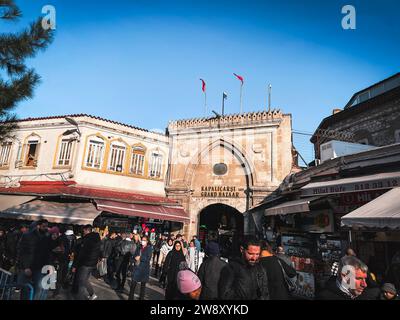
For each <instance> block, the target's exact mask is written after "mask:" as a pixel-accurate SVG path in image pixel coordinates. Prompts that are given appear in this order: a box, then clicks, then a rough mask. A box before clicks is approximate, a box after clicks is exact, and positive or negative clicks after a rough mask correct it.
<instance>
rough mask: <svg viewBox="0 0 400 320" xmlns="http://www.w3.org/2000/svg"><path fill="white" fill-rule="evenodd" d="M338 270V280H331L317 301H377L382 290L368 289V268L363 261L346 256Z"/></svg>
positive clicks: (318, 295) (319, 294)
mask: <svg viewBox="0 0 400 320" xmlns="http://www.w3.org/2000/svg"><path fill="white" fill-rule="evenodd" d="M338 270H339V272H338V274H337V277H336V279H335V278H331V279H330V280H329V281H328V282H327V283H326V285H325V288H324V289H323V290H321V292H319V293H318V294H317V300H376V299H377V297H378V296H379V291H380V290H379V288H367V273H368V267H367V266H366V265H365V264H364V263H363V262H362V261H361V260H359V259H358V258H356V257H355V256H345V257H343V258H342V259H341V261H340V265H339V269H338ZM342 270H343V271H342ZM351 270H353V272H351ZM349 271H350V272H349ZM349 284H350V285H349Z"/></svg>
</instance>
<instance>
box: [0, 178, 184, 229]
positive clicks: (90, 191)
mask: <svg viewBox="0 0 400 320" xmlns="http://www.w3.org/2000/svg"><path fill="white" fill-rule="evenodd" d="M22 188H23V189H22ZM22 188H15V189H4V188H3V189H4V190H0V191H3V194H0V224H1V225H3V226H5V227H7V228H10V227H15V226H18V225H19V224H22V223H24V224H30V223H31V222H33V221H37V220H40V219H46V220H48V221H49V223H50V224H51V225H55V224H57V225H59V226H60V227H61V230H63V229H65V228H66V227H67V226H75V229H76V230H79V229H80V227H81V226H83V225H86V224H91V225H94V226H95V227H96V228H98V231H101V230H104V229H105V228H107V229H108V230H114V231H117V232H132V231H133V230H134V229H136V230H138V231H139V232H141V231H147V230H149V231H151V230H154V231H157V232H160V233H161V232H179V231H181V230H182V228H183V224H184V223H187V222H188V221H189V218H188V217H187V214H186V212H185V211H184V210H183V208H182V207H181V206H180V205H179V204H178V203H176V202H175V201H172V200H169V199H167V198H164V197H155V196H147V195H143V194H136V193H135V194H134V193H126V192H116V191H111V190H110V191H109V192H105V191H104V190H100V189H94V188H83V187H73V188H69V187H64V186H57V187H53V188H49V187H48V186H47V185H46V186H44V185H40V184H35V185H34V186H24V187H22Z"/></svg>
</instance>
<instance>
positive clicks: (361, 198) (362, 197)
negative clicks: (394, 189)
mask: <svg viewBox="0 0 400 320" xmlns="http://www.w3.org/2000/svg"><path fill="white" fill-rule="evenodd" d="M385 192H386V190H376V191H363V192H356V193H344V194H341V195H340V198H339V205H340V206H361V205H364V204H366V203H368V202H370V201H372V200H374V199H376V198H378V197H380V196H381V195H382V194H384V193H385Z"/></svg>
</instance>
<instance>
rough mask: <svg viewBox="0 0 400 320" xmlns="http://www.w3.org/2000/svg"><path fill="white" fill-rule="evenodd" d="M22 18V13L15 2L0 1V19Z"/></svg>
mask: <svg viewBox="0 0 400 320" xmlns="http://www.w3.org/2000/svg"><path fill="white" fill-rule="evenodd" d="M21 17H22V12H21V11H20V10H19V8H18V7H17V5H16V4H15V3H14V1H13V0H0V19H4V20H15V19H18V18H21Z"/></svg>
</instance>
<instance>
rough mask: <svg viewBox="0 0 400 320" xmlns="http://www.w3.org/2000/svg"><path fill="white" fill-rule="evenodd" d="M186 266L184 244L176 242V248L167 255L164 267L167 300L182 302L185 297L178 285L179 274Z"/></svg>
mask: <svg viewBox="0 0 400 320" xmlns="http://www.w3.org/2000/svg"><path fill="white" fill-rule="evenodd" d="M184 264H186V258H185V255H184V254H183V244H182V242H181V241H175V243H174V248H173V249H172V250H171V251H170V252H169V253H168V254H167V257H166V259H165V263H164V266H163V268H164V270H163V272H164V273H165V274H166V275H167V278H166V279H167V287H166V289H165V299H166V300H181V299H182V298H183V297H184V296H183V294H181V293H180V292H179V289H178V284H177V279H178V272H179V271H180V270H181V268H183V267H184Z"/></svg>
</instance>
